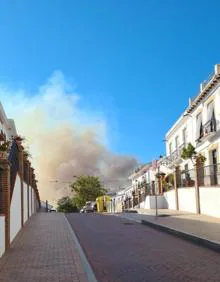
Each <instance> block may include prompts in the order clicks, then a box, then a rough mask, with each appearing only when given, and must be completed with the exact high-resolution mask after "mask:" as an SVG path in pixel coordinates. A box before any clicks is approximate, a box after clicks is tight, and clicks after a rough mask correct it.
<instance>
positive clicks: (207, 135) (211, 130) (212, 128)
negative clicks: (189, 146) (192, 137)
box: [196, 119, 217, 145]
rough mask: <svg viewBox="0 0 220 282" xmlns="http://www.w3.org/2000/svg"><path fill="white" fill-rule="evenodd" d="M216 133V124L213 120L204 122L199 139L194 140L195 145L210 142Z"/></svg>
mask: <svg viewBox="0 0 220 282" xmlns="http://www.w3.org/2000/svg"><path fill="white" fill-rule="evenodd" d="M216 132H217V123H216V120H215V119H211V120H209V121H208V122H206V123H205V124H204V125H203V126H202V129H201V134H200V137H199V138H198V139H197V140H196V143H197V145H200V144H201V143H203V142H205V141H207V140H210V139H211V138H212V137H214V136H215V135H216Z"/></svg>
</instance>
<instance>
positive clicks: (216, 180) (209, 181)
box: [198, 164, 220, 186]
mask: <svg viewBox="0 0 220 282" xmlns="http://www.w3.org/2000/svg"><path fill="white" fill-rule="evenodd" d="M198 182H199V186H216V185H220V164H216V165H208V166H204V167H201V168H199V169H198Z"/></svg>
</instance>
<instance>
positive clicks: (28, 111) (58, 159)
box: [0, 71, 137, 201]
mask: <svg viewBox="0 0 220 282" xmlns="http://www.w3.org/2000/svg"><path fill="white" fill-rule="evenodd" d="M0 94H1V97H2V103H3V106H4V108H5V111H6V114H7V116H8V117H10V118H13V119H14V120H15V124H16V127H17V131H18V133H19V134H20V135H22V136H25V137H26V139H27V145H28V146H29V151H30V153H31V155H32V159H31V161H32V163H33V165H34V167H35V169H36V176H37V179H38V180H39V183H38V188H39V191H40V196H41V198H42V199H43V200H46V199H48V200H50V201H56V200H57V199H58V198H60V197H61V196H64V195H68V194H69V193H70V189H69V188H68V187H69V183H70V182H72V181H74V178H73V177H74V176H79V175H85V174H86V175H98V176H100V178H101V179H102V181H103V182H104V183H105V184H106V185H107V187H108V188H109V189H113V190H115V189H116V190H117V189H118V188H119V185H120V184H121V183H122V182H123V180H126V179H127V176H128V173H129V172H130V171H131V170H132V169H133V168H134V167H135V166H136V165H137V160H136V159H135V158H133V157H130V156H121V155H116V154H114V153H112V152H110V151H109V150H108V146H107V145H106V143H107V142H108V138H107V130H106V128H107V124H106V121H105V117H104V114H100V113H99V114H97V113H96V112H94V111H93V112H88V111H86V110H83V107H82V106H80V102H81V100H82V99H81V97H80V95H79V94H77V93H76V92H75V88H74V86H72V85H70V84H69V83H68V82H67V80H66V79H65V77H64V75H63V74H62V73H61V72H59V71H56V72H54V73H53V75H52V76H51V77H50V78H49V79H48V81H47V82H46V83H45V84H44V85H42V86H41V87H39V90H38V92H37V93H35V94H33V93H28V92H27V91H25V90H19V91H11V90H10V89H8V88H7V87H5V86H1V87H0Z"/></svg>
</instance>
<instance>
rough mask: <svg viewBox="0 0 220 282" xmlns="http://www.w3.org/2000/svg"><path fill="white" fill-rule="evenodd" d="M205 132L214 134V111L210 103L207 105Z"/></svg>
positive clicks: (212, 104)
mask: <svg viewBox="0 0 220 282" xmlns="http://www.w3.org/2000/svg"><path fill="white" fill-rule="evenodd" d="M207 119H208V120H207V123H208V126H207V129H206V131H207V132H214V131H216V119H215V111H214V103H213V102H210V103H209V104H208V105H207Z"/></svg>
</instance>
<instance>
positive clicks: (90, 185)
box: [71, 176, 106, 208]
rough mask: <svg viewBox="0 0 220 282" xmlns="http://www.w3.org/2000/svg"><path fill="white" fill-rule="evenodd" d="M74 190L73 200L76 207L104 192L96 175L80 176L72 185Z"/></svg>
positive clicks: (93, 199)
mask: <svg viewBox="0 0 220 282" xmlns="http://www.w3.org/2000/svg"><path fill="white" fill-rule="evenodd" d="M71 187H72V191H74V192H75V197H74V201H75V203H76V205H77V207H78V208H81V207H83V206H84V205H85V203H86V202H88V201H95V200H96V198H97V197H99V196H102V195H104V194H105V193H106V190H105V189H104V187H103V186H102V184H101V182H100V180H99V178H98V177H96V176H80V177H78V178H77V180H76V182H74V183H73V184H72V185H71Z"/></svg>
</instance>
